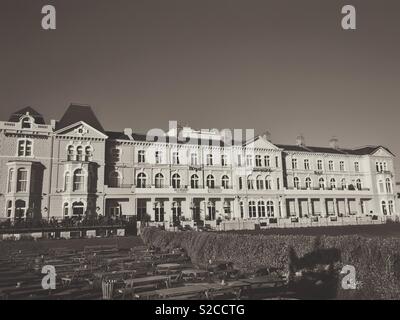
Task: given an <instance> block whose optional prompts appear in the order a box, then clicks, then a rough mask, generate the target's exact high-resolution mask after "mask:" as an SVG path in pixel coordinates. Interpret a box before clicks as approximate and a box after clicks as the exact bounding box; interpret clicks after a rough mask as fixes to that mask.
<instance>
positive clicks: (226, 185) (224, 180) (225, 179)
mask: <svg viewBox="0 0 400 320" xmlns="http://www.w3.org/2000/svg"><path fill="white" fill-rule="evenodd" d="M222 188H223V189H229V177H228V176H227V175H225V176H223V177H222Z"/></svg>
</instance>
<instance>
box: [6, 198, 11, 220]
mask: <svg viewBox="0 0 400 320" xmlns="http://www.w3.org/2000/svg"><path fill="white" fill-rule="evenodd" d="M11 216H12V201H11V200H8V201H7V218H11Z"/></svg>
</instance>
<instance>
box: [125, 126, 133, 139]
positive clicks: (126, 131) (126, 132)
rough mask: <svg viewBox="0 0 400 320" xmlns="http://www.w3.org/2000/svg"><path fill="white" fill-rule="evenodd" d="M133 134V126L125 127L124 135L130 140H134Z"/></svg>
mask: <svg viewBox="0 0 400 320" xmlns="http://www.w3.org/2000/svg"><path fill="white" fill-rule="evenodd" d="M132 134H133V130H132V129H131V128H125V129H124V135H126V136H128V137H129V139H130V140H133V137H132Z"/></svg>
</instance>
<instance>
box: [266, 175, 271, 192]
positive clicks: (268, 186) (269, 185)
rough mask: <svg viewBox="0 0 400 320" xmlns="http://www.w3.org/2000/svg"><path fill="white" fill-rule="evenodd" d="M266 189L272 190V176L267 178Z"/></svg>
mask: <svg viewBox="0 0 400 320" xmlns="http://www.w3.org/2000/svg"><path fill="white" fill-rule="evenodd" d="M265 189H267V190H271V189H272V180H271V177H270V176H268V177H266V178H265Z"/></svg>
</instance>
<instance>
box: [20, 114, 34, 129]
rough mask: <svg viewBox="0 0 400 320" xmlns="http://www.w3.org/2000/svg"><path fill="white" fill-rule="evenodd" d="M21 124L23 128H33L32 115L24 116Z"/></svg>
mask: <svg viewBox="0 0 400 320" xmlns="http://www.w3.org/2000/svg"><path fill="white" fill-rule="evenodd" d="M21 126H22V128H23V129H30V128H32V119H31V118H30V117H24V118H22V120H21Z"/></svg>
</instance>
